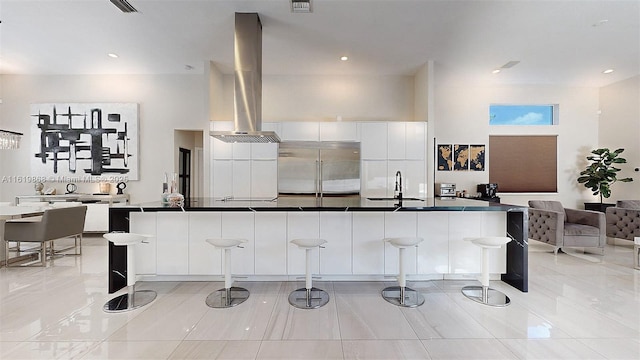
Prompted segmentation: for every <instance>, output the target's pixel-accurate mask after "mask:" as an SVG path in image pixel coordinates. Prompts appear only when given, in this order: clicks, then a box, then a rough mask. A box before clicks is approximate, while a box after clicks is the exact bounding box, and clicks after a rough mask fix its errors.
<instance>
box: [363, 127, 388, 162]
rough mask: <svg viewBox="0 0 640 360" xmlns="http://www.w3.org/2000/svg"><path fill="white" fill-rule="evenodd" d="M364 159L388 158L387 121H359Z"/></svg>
mask: <svg viewBox="0 0 640 360" xmlns="http://www.w3.org/2000/svg"><path fill="white" fill-rule="evenodd" d="M358 129H359V134H360V150H361V151H360V153H361V159H362V160H387V123H386V122H363V123H358Z"/></svg>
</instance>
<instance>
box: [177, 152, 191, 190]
mask: <svg viewBox="0 0 640 360" xmlns="http://www.w3.org/2000/svg"><path fill="white" fill-rule="evenodd" d="M190 184H191V150H189V149H183V148H180V158H179V160H178V191H179V192H180V194H182V195H184V197H185V199H188V198H190V197H191V185H190Z"/></svg>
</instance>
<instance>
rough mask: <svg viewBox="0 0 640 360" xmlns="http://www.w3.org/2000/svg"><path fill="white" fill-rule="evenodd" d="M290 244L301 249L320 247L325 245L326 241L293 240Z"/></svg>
mask: <svg viewBox="0 0 640 360" xmlns="http://www.w3.org/2000/svg"><path fill="white" fill-rule="evenodd" d="M291 243H292V244H294V245H297V246H298V247H301V248H304V249H306V248H309V249H311V248H314V247H318V246H321V245H324V244H326V243H327V240H324V239H293V240H291Z"/></svg>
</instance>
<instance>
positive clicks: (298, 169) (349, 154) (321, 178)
mask: <svg viewBox="0 0 640 360" xmlns="http://www.w3.org/2000/svg"><path fill="white" fill-rule="evenodd" d="M278 193H279V194H281V195H314V196H316V197H322V196H324V195H357V194H359V193H360V143H359V142H355V141H320V142H318V141H283V142H281V143H280V144H279V147H278Z"/></svg>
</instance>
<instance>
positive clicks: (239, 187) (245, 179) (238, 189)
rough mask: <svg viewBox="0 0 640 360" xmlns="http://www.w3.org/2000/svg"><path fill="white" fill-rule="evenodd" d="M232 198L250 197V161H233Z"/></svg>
mask: <svg viewBox="0 0 640 360" xmlns="http://www.w3.org/2000/svg"><path fill="white" fill-rule="evenodd" d="M232 166H233V181H232V186H233V197H234V198H236V199H248V198H250V197H251V161H249V160H234V161H233V165H232Z"/></svg>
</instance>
